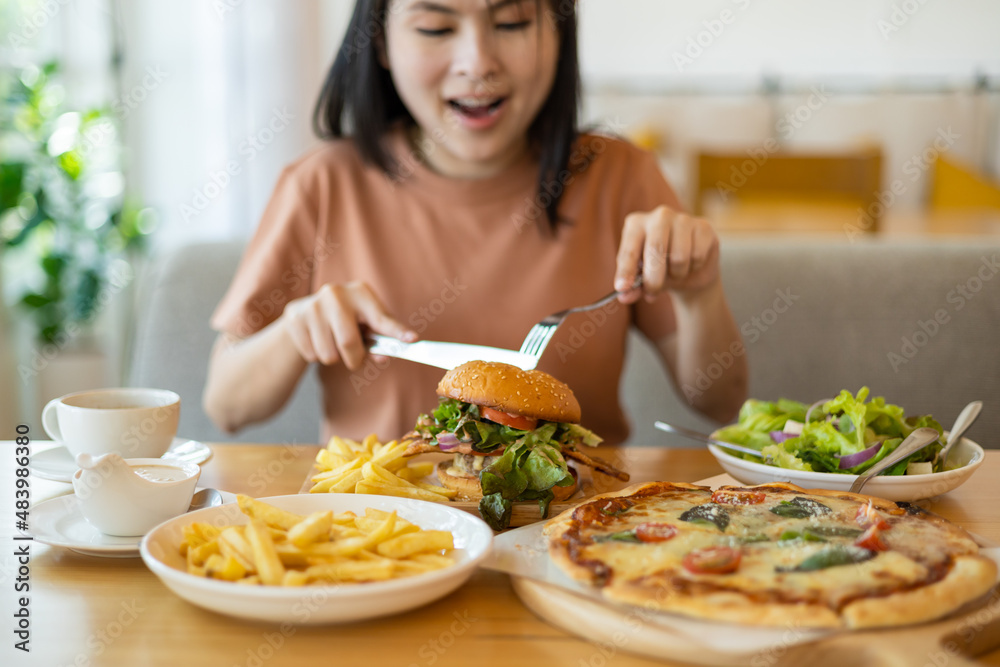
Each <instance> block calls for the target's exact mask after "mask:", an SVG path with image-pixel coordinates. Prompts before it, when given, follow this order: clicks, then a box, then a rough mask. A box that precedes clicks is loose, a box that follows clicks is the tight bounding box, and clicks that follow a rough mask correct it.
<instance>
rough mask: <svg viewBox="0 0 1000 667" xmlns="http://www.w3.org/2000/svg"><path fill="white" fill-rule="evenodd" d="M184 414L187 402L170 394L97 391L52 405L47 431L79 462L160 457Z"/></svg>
mask: <svg viewBox="0 0 1000 667" xmlns="http://www.w3.org/2000/svg"><path fill="white" fill-rule="evenodd" d="M180 415H181V397H180V396H178V395H177V394H175V393H174V392H172V391H168V390H166V389H133V388H123V389H97V390H93V391H80V392H76V393H74V394H67V395H66V396H62V397H60V398H56V399H53V400H51V401H49V402H48V404H47V405H46V406H45V409H44V410H42V426H43V427H44V428H45V432H46V433H48V434H49V437H50V438H52V439H53V440H56V441H58V442H61V443H62V444H63V445H65V446H66V449H68V450H69V452H70V454H72V455H73V456H74V457H75V456H77V455H78V454H90V455H91V456H100V455H102V454H108V453H111V452H114V453H116V454H120V455H121V456H123V457H125V458H156V457H159V456H162V455H163V454H164V453H165V452H166V451H167V450H168V449H169V448H170V443H171V442H173V439H174V436H175V435H177V422H178V420H179V419H180Z"/></svg>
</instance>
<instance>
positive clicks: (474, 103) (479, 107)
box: [448, 97, 507, 119]
mask: <svg viewBox="0 0 1000 667" xmlns="http://www.w3.org/2000/svg"><path fill="white" fill-rule="evenodd" d="M506 101H507V98H505V97H497V98H492V99H487V98H483V99H473V98H458V99H454V100H448V105H449V106H450V107H451V108H452V109H454V110H455V111H456V112H457V113H459V114H461V115H463V116H465V117H467V118H474V119H478V118H488V117H490V116H492V115H493V114H495V113H496V112H497V111H498V110H499V109H500V107H501V106H503V103H504V102H506Z"/></svg>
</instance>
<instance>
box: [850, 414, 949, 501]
mask: <svg viewBox="0 0 1000 667" xmlns="http://www.w3.org/2000/svg"><path fill="white" fill-rule="evenodd" d="M940 435H941V434H940V433H938V432H937V429H936V428H930V427H929V426H923V427H921V428H918V429H914V431H913V432H912V433H910V435H908V436H907V437H906V439H905V440H903V442H901V443H899V446H898V447H896V449H894V450H893V452H892V453H891V454H889V455H888V456H886V457H885V458H884V459H882V460H881V461H879V462H878V463H876V464H875V465H873V466H872V467H871V468H869V469H868V470H867V471H865V473H864V474H863V475H858V478H857V479H856V480H854V483H853V484H851V493H861V488H862V487H863V486H864V485H865V484H867V483H868V481H869V480H870V479H871V478H872V477H875V476H876V475H878V474H879V473H881V472H883V471H884V470H886V469H887V468H890V467H891V466H892V465H894V464H896V463H899V462H900V461H902V460H903V459H905V458H906V457H907V456H909V455H910V454H913V453H914V452H916V451H918V450H920V449H923V448H924V447H926V446H927V445H929V444H931V443H932V442H934V441H935V440H937V439H938V437H939V436H940Z"/></svg>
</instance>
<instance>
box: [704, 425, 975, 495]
mask: <svg viewBox="0 0 1000 667" xmlns="http://www.w3.org/2000/svg"><path fill="white" fill-rule="evenodd" d="M945 435H947V432H946V433H945ZM708 449H709V451H710V452H712V455H713V456H715V458H716V460H717V461H718V462H719V465H721V466H722V468H723V469H724V470H725V471H726V472H727V473H729V476H730V477H732V478H733V479H735V480H738V481H740V482H742V483H743V484H768V483H770V482H791V483H792V484H797V485H798V486H801V487H803V488H806V489H831V490H834V491H849V490H850V488H851V484H853V483H854V480H856V479H857V478H858V476H857V475H848V474H844V473H832V472H809V471H806V470H792V469H789V468H779V467H777V466H772V465H767V464H764V463H757V462H755V461H747V460H745V459H741V458H738V457H736V456H733V455H732V454H729V453H728V452H726V451H725V450H724V449H722V448H721V447H717V446H715V445H709V446H708ZM985 458H986V457H985V453H984V452H983V448H982V447H981V446H980V445H979V444H978V443H976V442H973V441H972V440H969V439H968V438H962V439H961V440H960V441H959V442H958V444H956V445H955V447H954V448H952V450H951V452H950V453H949V454H948V465H949V466H950V467H951V468H952V469H951V470H946V471H944V472H935V473H929V474H926V475H892V476H878V477H873V478H872V479H871V480H870V481H869V482H868V484H866V485H865V489H864V493H865V495H869V496H878V497H879V498H885V499H886V500H892V501H893V502H913V501H916V500H923V499H924V498H932V497H934V496H939V495H941V494H942V493H947V492H948V491H951V490H952V489H955V488H957V487H959V486H961V485H962V484H964V483H965V481H966V480H967V479H969V477H971V476H972V473H974V472H976V469H977V468H978V467H979V466H980V465H981V464H982V462H983V460H984V459H985Z"/></svg>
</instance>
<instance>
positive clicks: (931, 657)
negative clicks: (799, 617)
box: [511, 475, 1000, 667]
mask: <svg viewBox="0 0 1000 667" xmlns="http://www.w3.org/2000/svg"><path fill="white" fill-rule="evenodd" d="M696 483H698V484H704V485H706V486H711V487H717V486H721V485H725V484H738V482H736V480H734V479H732V478H731V477H729V476H728V475H717V476H715V477H711V478H709V479H705V480H701V481H699V482H696ZM511 581H512V584H513V587H514V591H515V593H517V595H518V597H519V598H521V601H522V602H523V603H524V604H525V606H527V607H528V608H529V609H530V610H531V611H532V612H534V613H535V614H536V615H537V616H539V617H540V618H542V619H543V620H545V621H546V622H548V623H550V624H552V625H554V626H556V627H558V628H560V629H561V630H564V631H565V632H568V633H570V634H574V635H577V636H579V637H582V638H584V639H586V640H587V641H590V642H593V643H595V644H596V645H597V647H598V648H599V649H600V650H601V652H602V653H605V654H609V655H610V654H613V652H618V651H622V652H627V653H634V654H637V655H641V656H645V657H649V658H655V659H660V660H669V661H671V662H686V663H691V664H697V665H713V666H714V665H718V666H730V665H732V666H736V665H739V666H741V667H746V666H749V667H786V666H787V667H791V666H801V665H808V666H809V667H841V666H844V665H850V666H851V667H869V666H871V667H875V666H879V667H881V666H883V665H889V666H893V667H895V666H897V665H898V667H911V666H912V667H923V666H926V667H965V666H971V665H975V664H977V663H975V662H974V661H973V660H971V659H970V656H976V655H980V654H983V653H987V652H989V651H992V650H994V649H996V648H997V647H1000V586H997V587H994V588H993V590H992V591H990V593H989V594H988V595H986V596H984V597H983V598H981V599H979V600H977V601H974V602H972V603H970V604H968V605H966V606H965V607H963V608H962V609H960V610H958V611H957V612H955V613H954V614H951V615H950V616H948V617H947V618H945V619H942V620H938V621H934V622H930V623H923V624H920V625H911V626H906V627H901V628H892V629H883V630H866V631H848V632H837V633H832V634H830V635H826V636H823V637H820V638H815V637H808V636H806V631H805V630H804V629H799V628H796V627H794V626H789V627H787V628H784V629H783V630H782V631H781V632H777V633H776V632H774V631H773V629H772V630H771V633H772V634H771V635H769V636H768V640H767V642H766V643H764V645H760V643H759V642H758V643H757V644H756V645H753V642H749V643H742V644H741V642H740V641H738V638H736V637H735V634H736V632H735V631H736V630H737V628H736V626H732V625H727V624H723V623H712V622H709V621H697V623H698V624H699V625H700V626H702V627H699V628H698V630H697V632H696V633H694V634H695V635H696V637H692V633H691V632H679V631H677V630H676V629H673V628H671V627H670V626H669V624H659V623H657V622H655V619H651V618H649V617H647V616H645V615H644V612H643V610H642V609H640V608H636V610H635V611H623V609H622V608H621V607H615V606H612V605H608V604H603V603H601V602H599V601H596V600H593V599H588V598H586V597H582V596H581V595H578V594H575V593H573V592H571V591H569V590H566V589H564V588H561V587H559V586H556V585H553V584H549V583H545V582H541V581H538V580H535V579H527V578H523V577H517V576H512V577H511ZM688 625H690V624H688ZM738 631H739V632H741V633H742V632H745V631H746V628H744V627H740V628H738ZM715 637H717V638H718V640H717V641H716V640H715V639H714V638H715ZM706 638H712V639H710V640H709V641H705V639H706ZM609 652H610V653H609Z"/></svg>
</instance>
